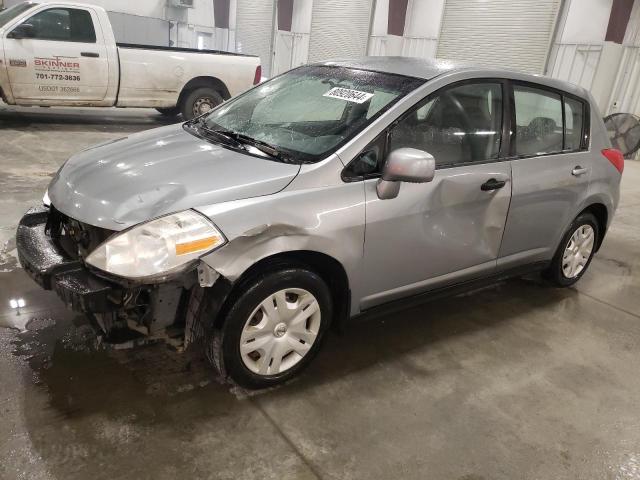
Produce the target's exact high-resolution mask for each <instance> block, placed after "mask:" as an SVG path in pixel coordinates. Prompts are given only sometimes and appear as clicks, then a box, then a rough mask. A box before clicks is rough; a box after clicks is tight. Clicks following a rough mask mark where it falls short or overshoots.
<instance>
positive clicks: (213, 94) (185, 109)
mask: <svg viewBox="0 0 640 480" xmlns="http://www.w3.org/2000/svg"><path fill="white" fill-rule="evenodd" d="M223 101H224V99H223V98H222V95H220V93H218V92H217V91H216V90H214V89H213V88H211V87H201V88H196V89H195V90H193V91H191V92H189V93H187V94H186V95H185V96H184V98H183V100H182V102H181V104H180V111H181V112H182V117H183V118H184V119H185V120H191V119H192V118H194V117H198V116H200V115H202V114H205V113H207V112H209V111H210V110H212V109H213V108H215V107H217V106H218V105H220V104H221V103H222V102H223Z"/></svg>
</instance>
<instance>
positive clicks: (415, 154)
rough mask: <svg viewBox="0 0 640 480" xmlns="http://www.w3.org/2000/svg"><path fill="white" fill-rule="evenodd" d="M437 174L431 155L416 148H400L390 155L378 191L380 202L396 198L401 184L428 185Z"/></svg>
mask: <svg viewBox="0 0 640 480" xmlns="http://www.w3.org/2000/svg"><path fill="white" fill-rule="evenodd" d="M435 174H436V161H435V159H434V158H433V156H432V155H431V154H430V153H427V152H425V151H424V150H417V149H415V148H398V149H397V150H394V151H393V152H391V153H390V154H389V156H388V157H387V161H386V162H385V165H384V170H383V171H382V178H381V179H380V180H378V185H377V186H376V190H377V191H378V198H379V199H380V200H388V199H391V198H396V197H397V196H398V193H400V182H409V183H426V182H430V181H431V180H433V177H434V175H435Z"/></svg>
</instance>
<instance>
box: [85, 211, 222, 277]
mask: <svg viewBox="0 0 640 480" xmlns="http://www.w3.org/2000/svg"><path fill="white" fill-rule="evenodd" d="M225 243H226V239H225V237H224V235H223V234H222V232H220V230H218V229H217V228H216V226H215V225H214V224H213V223H211V221H209V219H207V218H206V217H204V216H203V215H200V214H199V213H196V212H194V211H193V210H185V211H183V212H178V213H174V214H171V215H167V216H165V217H160V218H156V219H155V220H151V221H149V222H146V223H142V224H140V225H136V226H135V227H132V228H130V229H129V230H125V231H123V232H121V233H118V234H116V235H115V236H113V237H112V238H110V239H109V240H107V241H106V242H104V243H103V244H102V245H100V246H99V247H98V248H96V249H95V250H94V251H93V252H91V254H90V255H89V256H88V257H87V258H86V262H87V263H88V264H89V265H92V266H94V267H96V268H99V269H100V270H104V271H105V272H108V273H112V274H114V275H118V276H121V277H125V278H129V279H134V280H135V279H142V278H145V277H153V276H157V275H163V274H167V273H171V272H172V271H175V270H180V269H181V267H184V266H185V265H186V264H188V263H190V262H191V261H193V260H196V259H197V258H199V257H201V256H202V255H204V254H205V253H208V252H210V251H212V250H215V249H216V248H219V247H221V246H222V245H224V244H225Z"/></svg>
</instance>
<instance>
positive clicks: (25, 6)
mask: <svg viewBox="0 0 640 480" xmlns="http://www.w3.org/2000/svg"><path fill="white" fill-rule="evenodd" d="M31 7H33V4H32V3H19V4H18V5H14V6H13V7H9V8H7V9H5V10H2V11H0V28H2V27H4V26H5V25H6V24H7V23H9V22H10V21H11V20H13V19H14V18H16V17H17V16H18V15H20V14H21V13H23V12H26V11H27V10H29V9H30V8H31Z"/></svg>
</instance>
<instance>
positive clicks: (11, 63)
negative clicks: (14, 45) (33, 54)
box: [9, 58, 27, 67]
mask: <svg viewBox="0 0 640 480" xmlns="http://www.w3.org/2000/svg"><path fill="white" fill-rule="evenodd" d="M9 66H10V67H26V66H27V61H26V60H22V59H19V60H15V59H13V58H10V59H9Z"/></svg>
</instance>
